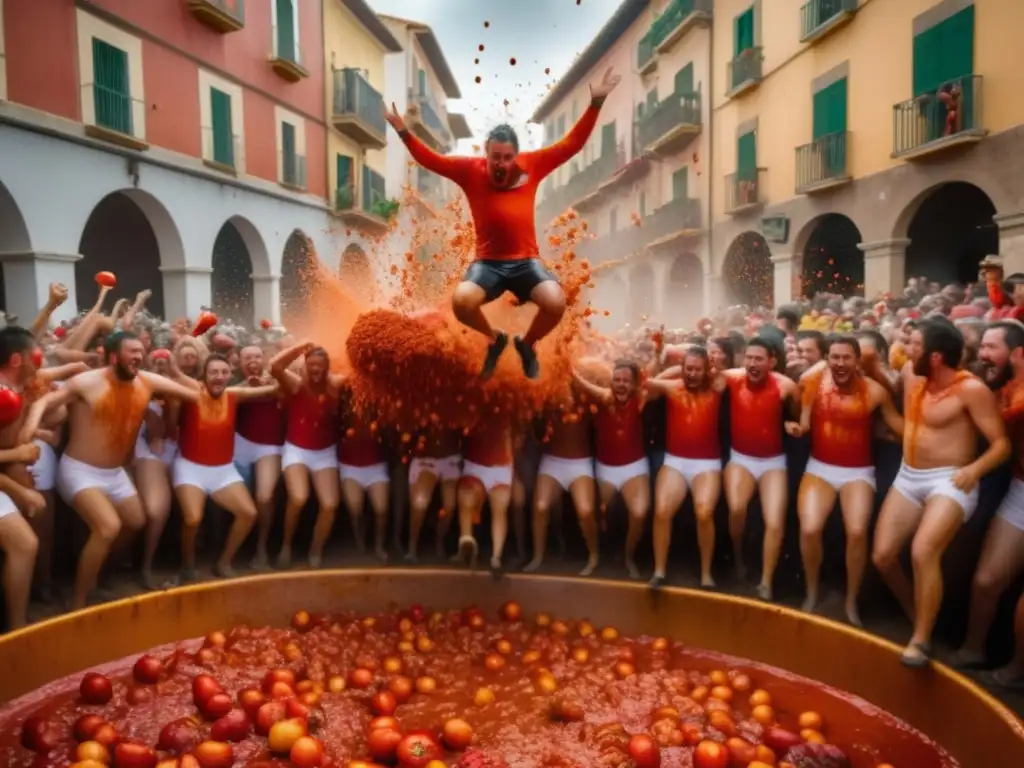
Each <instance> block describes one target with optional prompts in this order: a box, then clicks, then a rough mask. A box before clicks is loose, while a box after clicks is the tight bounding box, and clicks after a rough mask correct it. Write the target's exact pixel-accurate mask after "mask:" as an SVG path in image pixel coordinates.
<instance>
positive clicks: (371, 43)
mask: <svg viewBox="0 0 1024 768" xmlns="http://www.w3.org/2000/svg"><path fill="white" fill-rule="evenodd" d="M384 53H385V50H384V48H383V46H381V44H380V43H379V42H378V41H377V38H375V37H374V36H373V35H371V34H370V33H369V32H368V31H367V30H366V28H365V27H364V26H363V25H362V24H360V23H359V21H358V20H357V19H356V18H355V16H353V15H352V14H351V12H349V10H348V9H347V8H345V7H344V6H343V5H342V4H341V0H324V61H325V62H326V67H327V73H326V78H325V79H326V83H325V86H324V88H325V91H326V93H325V98H326V100H327V101H326V103H327V115H328V121H329V120H330V115H331V114H332V113H333V111H334V74H333V70H335V69H344V68H347V67H351V68H353V69H361V70H363V74H364V76H365V77H366V78H367V79H368V80H369V82H370V85H372V86H373V87H374V88H375V89H376V90H377V91H378V92H379V93H384ZM388 139H389V140H390V139H391V137H390V136H389V137H388ZM384 152H385V150H379V149H370V150H364V149H363V147H362V146H360V145H359V144H358V143H357V142H355V141H353V140H351V139H349V138H348V137H347V136H345V135H343V134H342V133H340V132H338V131H337V130H335V129H333V128H331V129H329V130H328V131H327V180H328V189H329V190H330V192H329V194H330V195H331V200H332V201H333V195H334V190H335V189H337V188H338V166H337V162H336V156H337V155H339V154H340V155H348V156H349V157H351V158H353V159H354V160H355V173H356V181H357V184H358V183H359V182H360V181H361V180H362V173H363V164H364V163H366V164H367V165H369V166H370V168H372V169H373V170H375V171H376V172H377V173H380V174H381V175H384V172H385V160H384V158H385V155H384Z"/></svg>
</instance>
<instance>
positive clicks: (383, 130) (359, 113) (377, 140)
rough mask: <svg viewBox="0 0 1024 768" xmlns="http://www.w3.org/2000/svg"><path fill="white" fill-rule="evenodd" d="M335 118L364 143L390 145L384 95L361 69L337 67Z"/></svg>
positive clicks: (340, 129) (339, 124) (339, 127)
mask: <svg viewBox="0 0 1024 768" xmlns="http://www.w3.org/2000/svg"><path fill="white" fill-rule="evenodd" d="M333 121H334V124H335V126H336V127H337V128H338V130H339V131H341V132H342V133H345V134H347V135H349V136H350V137H351V138H353V139H355V140H356V141H358V142H360V143H361V144H363V145H368V146H371V147H375V148H377V149H380V148H382V147H384V146H385V145H386V144H387V122H386V121H385V119H384V97H383V96H382V95H381V94H380V92H379V91H377V89H375V88H374V87H373V86H372V85H370V83H369V82H368V81H367V80H366V78H365V77H363V75H362V73H361V72H359V70H356V69H336V70H334V108H333Z"/></svg>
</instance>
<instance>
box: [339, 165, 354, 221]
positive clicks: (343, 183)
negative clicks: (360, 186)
mask: <svg viewBox="0 0 1024 768" xmlns="http://www.w3.org/2000/svg"><path fill="white" fill-rule="evenodd" d="M334 162H335V170H336V172H337V176H338V180H337V182H336V185H337V186H336V192H335V202H336V204H337V207H338V208H340V209H341V210H348V209H349V208H351V207H352V204H353V203H354V202H355V189H354V186H355V185H354V184H353V181H354V179H353V177H352V171H353V168H354V167H355V163H354V162H353V161H352V158H351V157H349V156H348V155H337V156H336V157H335V161H334Z"/></svg>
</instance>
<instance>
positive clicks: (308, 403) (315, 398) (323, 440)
mask: <svg viewBox="0 0 1024 768" xmlns="http://www.w3.org/2000/svg"><path fill="white" fill-rule="evenodd" d="M334 406H335V401H334V398H333V397H331V396H330V395H328V394H326V393H324V392H314V391H313V390H311V389H309V388H308V387H303V388H302V389H300V390H299V391H298V392H296V393H295V394H294V395H292V396H291V397H290V398H289V399H288V427H287V430H286V435H285V439H286V440H287V441H288V442H289V443H291V444H292V445H294V446H295V447H296V448H303V449H305V450H307V451H322V450H324V449H325V448H330V447H331V446H332V445H334V434H335V431H336V429H337V425H336V422H335V419H334Z"/></svg>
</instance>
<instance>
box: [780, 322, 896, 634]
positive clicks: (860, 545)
mask: <svg viewBox="0 0 1024 768" xmlns="http://www.w3.org/2000/svg"><path fill="white" fill-rule="evenodd" d="M860 363H861V349H860V343H859V342H858V340H857V338H856V337H854V336H838V337H836V338H835V339H833V340H832V343H831V345H830V346H829V349H828V358H827V366H821V365H819V366H816V367H814V368H812V369H811V370H809V371H808V372H807V373H806V374H804V376H803V378H802V379H801V381H800V384H801V388H802V391H803V407H802V409H801V414H800V432H801V433H802V434H807V433H810V435H811V458H810V460H809V461H808V462H807V469H806V470H805V471H804V476H803V478H802V479H801V481H800V491H799V494H798V496H797V515H798V517H799V519H800V556H801V559H802V560H803V564H804V575H805V576H806V577H807V599H806V600H805V601H804V606H803V609H804V610H805V611H807V612H808V613H813V612H814V609H815V607H816V606H817V604H818V583H819V576H820V573H821V561H822V546H821V538H822V532H823V531H824V528H825V523H826V522H827V521H828V518H829V515H831V514H832V508H833V507H834V506H835V503H836V496H837V495H838V497H839V506H840V511H841V512H842V515H843V527H844V529H845V531H846V618H847V619H848V620H849V622H850V623H851V624H853V625H854V626H856V627H859V626H861V621H860V613H859V612H858V610H857V595H858V594H859V593H860V585H861V583H862V582H863V580H864V569H865V566H866V565H867V559H868V527H869V525H870V523H871V515H872V513H873V512H874V509H875V460H874V456H873V455H872V450H871V449H872V443H873V427H874V420H875V414H876V413H880V414H881V416H882V419H883V420H884V421H885V423H886V424H887V425H888V426H889V428H890V429H891V430H892V431H893V432H895V433H896V434H897V435H900V436H901V437H902V435H903V417H902V416H900V414H899V413H898V412H897V410H896V406H895V405H894V404H893V401H892V398H891V397H890V396H889V393H888V392H887V391H886V389H885V388H884V387H883V386H882V385H881V384H879V383H878V382H877V381H873V380H871V379H869V378H868V377H867V376H865V375H864V374H862V373H861V371H860Z"/></svg>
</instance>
